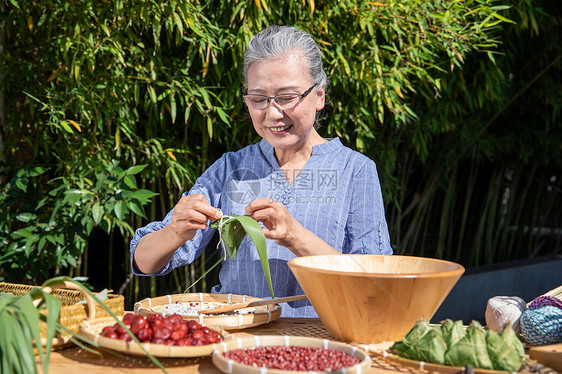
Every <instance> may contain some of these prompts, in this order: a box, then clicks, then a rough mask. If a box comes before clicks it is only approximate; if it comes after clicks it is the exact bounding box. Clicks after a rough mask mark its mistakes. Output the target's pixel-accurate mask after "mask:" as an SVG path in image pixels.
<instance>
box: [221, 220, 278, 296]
mask: <svg viewBox="0 0 562 374" xmlns="http://www.w3.org/2000/svg"><path fill="white" fill-rule="evenodd" d="M210 226H211V228H214V229H218V230H219V231H220V235H221V240H222V243H223V245H224V247H225V249H226V252H227V253H228V256H229V257H230V259H234V256H236V252H237V251H238V248H239V247H240V244H241V243H242V240H244V237H245V236H246V234H247V235H248V236H249V237H250V239H251V240H252V241H253V242H254V245H255V246H256V250H257V251H258V255H259V257H260V262H261V266H262V269H263V273H264V275H265V279H266V280H267V285H268V286H269V292H270V293H271V297H272V298H275V296H274V294H273V284H272V283H271V271H270V269H269V259H268V256H267V246H266V241H265V235H264V234H263V230H262V228H261V226H260V224H259V223H258V221H256V220H255V219H253V218H252V217H250V216H242V215H237V214H232V215H230V216H223V218H222V219H220V220H217V221H214V222H212V223H211V225H210Z"/></svg>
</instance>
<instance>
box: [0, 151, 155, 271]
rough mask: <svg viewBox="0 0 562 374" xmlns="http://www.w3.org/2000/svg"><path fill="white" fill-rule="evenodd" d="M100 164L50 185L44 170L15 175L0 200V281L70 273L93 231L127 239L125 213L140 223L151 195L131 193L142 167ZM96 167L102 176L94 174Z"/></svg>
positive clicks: (139, 190)
mask: <svg viewBox="0 0 562 374" xmlns="http://www.w3.org/2000/svg"><path fill="white" fill-rule="evenodd" d="M100 163H101V164H102V165H97V168H90V169H89V170H87V171H86V170H84V171H83V172H82V173H78V174H70V175H68V176H60V177H56V178H52V179H49V177H48V175H49V170H48V169H47V168H43V167H34V168H32V169H20V170H19V171H18V172H17V174H16V175H15V176H14V178H12V180H10V181H9V182H8V183H7V184H6V185H5V186H4V188H3V189H2V190H1V194H0V205H1V206H2V207H3V209H2V211H1V212H0V243H1V245H2V248H3V250H2V256H1V257H0V264H1V265H2V269H3V271H2V273H0V275H2V277H3V278H5V279H7V280H10V281H18V280H20V281H21V280H22V279H25V278H23V277H22V276H25V277H26V278H27V279H28V280H29V281H37V280H40V279H46V278H47V277H49V274H50V273H51V271H52V270H51V269H53V268H56V267H60V268H61V269H63V268H75V267H77V265H78V264H77V261H78V260H79V258H80V256H81V254H82V253H83V251H84V249H85V247H86V245H87V241H88V235H89V234H90V232H91V231H92V229H93V227H94V225H98V226H99V227H101V228H103V229H104V230H106V231H111V230H112V229H113V228H115V227H117V228H119V229H120V230H121V231H122V232H123V233H125V232H127V233H128V234H131V233H132V231H133V229H132V228H131V227H130V226H129V224H128V223H127V222H126V221H125V220H124V217H125V216H126V215H127V214H129V212H130V211H131V212H134V213H135V214H137V215H139V216H142V217H146V215H145V213H144V207H143V206H144V205H145V204H147V203H148V202H149V201H150V198H151V197H153V196H154V195H155V194H154V193H153V192H151V191H148V190H145V189H139V188H137V184H136V180H135V179H134V176H135V175H136V174H138V173H140V172H141V171H142V170H143V169H144V168H145V165H140V166H131V167H129V168H128V169H126V170H123V169H122V168H121V167H119V165H118V163H117V162H116V161H112V162H103V161H100ZM83 166H85V165H83ZM77 167H80V166H79V165H78V166H77ZM101 167H104V168H105V170H104V172H100V173H97V174H94V173H95V170H96V169H98V170H99V169H100V168H101ZM8 267H9V268H8ZM8 269H9V270H8Z"/></svg>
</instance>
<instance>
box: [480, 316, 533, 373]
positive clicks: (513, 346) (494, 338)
mask: <svg viewBox="0 0 562 374" xmlns="http://www.w3.org/2000/svg"><path fill="white" fill-rule="evenodd" d="M486 342H487V343H488V344H487V346H488V354H489V356H490V360H491V361H492V364H493V366H494V369H495V370H506V371H519V369H521V367H522V366H523V363H524V357H525V349H524V347H523V343H522V342H521V341H520V340H519V338H518V337H517V334H515V331H513V328H512V326H511V322H508V323H507V325H506V326H505V327H504V328H503V330H502V331H501V332H500V333H499V334H498V333H497V332H495V331H494V330H491V329H488V330H487V331H486Z"/></svg>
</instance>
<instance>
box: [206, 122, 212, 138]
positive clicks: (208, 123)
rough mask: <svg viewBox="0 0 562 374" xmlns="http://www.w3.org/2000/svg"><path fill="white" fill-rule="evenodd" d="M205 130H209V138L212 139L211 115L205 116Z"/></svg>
mask: <svg viewBox="0 0 562 374" xmlns="http://www.w3.org/2000/svg"><path fill="white" fill-rule="evenodd" d="M207 131H208V132H209V138H210V139H213V120H212V119H211V117H207Z"/></svg>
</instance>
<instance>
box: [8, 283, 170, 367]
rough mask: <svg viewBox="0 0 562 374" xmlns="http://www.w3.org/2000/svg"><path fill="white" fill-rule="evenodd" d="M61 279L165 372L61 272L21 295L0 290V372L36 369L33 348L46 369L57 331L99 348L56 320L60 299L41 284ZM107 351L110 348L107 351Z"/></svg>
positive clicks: (51, 285) (45, 284)
mask: <svg viewBox="0 0 562 374" xmlns="http://www.w3.org/2000/svg"><path fill="white" fill-rule="evenodd" d="M65 282H70V283H72V284H75V285H76V286H78V288H79V289H81V290H82V291H83V292H84V293H86V294H87V295H88V296H89V297H90V298H91V299H93V301H94V302H95V303H97V304H99V305H100V306H101V307H102V308H103V309H104V310H105V311H106V312H107V313H108V314H109V315H111V316H112V317H113V318H114V319H115V321H116V322H117V323H119V324H120V325H121V326H122V327H123V329H124V330H125V331H127V333H128V334H129V335H130V336H131V338H132V339H133V341H135V342H136V343H138V344H139V346H140V347H141V348H142V349H143V350H144V352H145V353H146V355H147V356H148V357H149V358H150V359H151V361H152V362H153V363H154V364H155V365H156V366H157V367H159V368H160V369H161V370H162V371H164V372H166V370H165V368H164V367H163V366H162V364H161V363H160V361H158V360H157V359H156V358H155V357H154V356H152V355H151V354H150V353H149V352H148V351H147V350H146V348H145V347H144V346H143V345H142V344H141V342H140V341H139V340H138V338H137V337H136V336H135V334H133V333H132V332H131V331H130V330H129V329H128V328H127V327H126V326H125V324H123V322H122V321H121V320H120V319H119V318H118V316H117V315H115V313H113V312H112V311H111V309H109V308H108V307H107V305H105V304H104V303H103V302H102V301H101V300H100V299H98V297H97V296H96V295H95V294H94V293H93V292H92V291H90V290H89V289H88V288H87V287H86V286H84V285H83V284H82V283H80V282H77V281H75V280H73V279H72V278H70V277H66V276H61V277H55V278H51V279H48V280H47V281H45V282H44V283H43V285H42V288H32V289H31V290H30V291H29V292H28V293H27V294H24V295H13V294H10V293H6V292H1V293H0V324H1V325H2V327H3V332H2V334H0V369H2V370H1V371H2V373H14V374H19V373H22V374H27V373H37V372H38V371H37V365H36V361H35V351H36V352H37V354H38V355H39V361H40V364H41V367H42V372H43V373H48V371H49V358H50V353H51V350H52V348H53V338H54V337H55V336H56V335H57V334H63V335H66V336H70V340H71V341H72V342H74V343H76V344H77V345H79V346H81V347H83V348H84V349H87V350H89V351H92V350H91V349H90V348H88V347H87V346H85V345H84V344H83V343H88V344H89V345H92V346H94V347H98V348H99V346H98V344H96V343H95V342H92V341H89V340H88V339H86V338H84V337H83V336H81V335H78V334H76V333H74V332H73V331H70V330H69V329H67V328H66V327H65V326H63V325H61V324H60V323H59V315H60V314H61V302H60V300H59V299H57V298H56V297H55V296H53V295H51V294H50V293H49V292H47V291H45V290H44V288H45V287H56V286H60V285H61V284H65ZM40 321H42V322H44V323H45V326H46V327H45V335H44V336H41V328H40ZM43 343H44V346H43ZM92 352H94V351H92ZM94 353H95V352H94ZM110 353H112V352H111V351H110Z"/></svg>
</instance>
